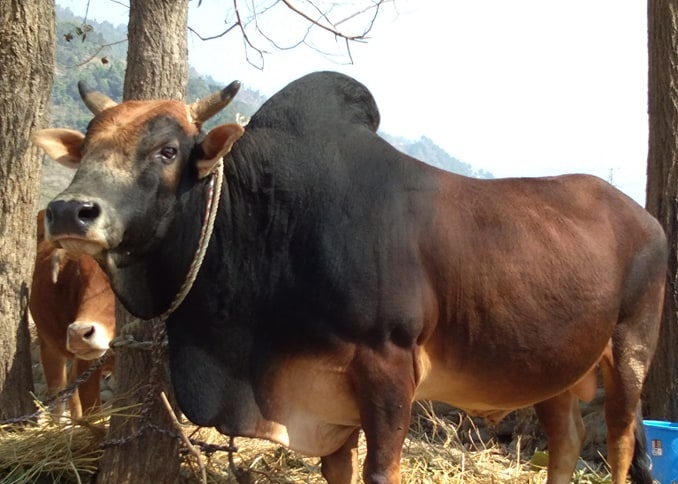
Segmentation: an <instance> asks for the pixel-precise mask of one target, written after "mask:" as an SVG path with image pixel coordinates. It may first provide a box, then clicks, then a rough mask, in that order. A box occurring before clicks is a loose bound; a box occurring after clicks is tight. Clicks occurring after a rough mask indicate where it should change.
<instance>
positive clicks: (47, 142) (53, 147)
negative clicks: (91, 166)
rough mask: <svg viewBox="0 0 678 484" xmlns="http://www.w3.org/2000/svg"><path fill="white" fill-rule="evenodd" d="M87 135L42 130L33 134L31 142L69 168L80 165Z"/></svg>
mask: <svg viewBox="0 0 678 484" xmlns="http://www.w3.org/2000/svg"><path fill="white" fill-rule="evenodd" d="M84 139H85V135H84V134H82V133H81V132H79V131H74V130H72V129H41V130H39V131H34V132H33V133H31V141H33V143H35V144H36V145H37V146H39V147H40V148H42V149H43V150H44V151H45V153H47V155H48V156H49V157H50V158H52V159H53V160H55V161H58V162H59V163H61V164H62V165H64V166H67V167H68V168H77V167H78V166H79V165H80V159H81V158H82V152H81V151H80V148H81V146H82V141H83V140H84Z"/></svg>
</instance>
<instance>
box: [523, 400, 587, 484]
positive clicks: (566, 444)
mask: <svg viewBox="0 0 678 484" xmlns="http://www.w3.org/2000/svg"><path fill="white" fill-rule="evenodd" d="M534 408H535V410H536V411H537V416H538V417H539V422H540V423H541V425H542V427H543V429H544V432H545V433H546V437H547V438H548V448H549V464H548V478H547V481H546V482H547V484H567V483H568V482H570V477H571V476H572V473H573V472H574V469H575V467H576V465H577V459H578V458H579V453H580V452H581V446H582V442H583V441H584V434H585V428H584V422H583V420H582V418H581V412H580V410H579V399H578V398H577V397H576V396H575V395H574V394H572V393H570V392H569V391H567V392H565V393H561V394H560V395H557V396H555V397H553V398H551V399H549V400H546V401H544V402H541V403H538V404H536V405H535V406H534Z"/></svg>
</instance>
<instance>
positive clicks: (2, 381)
mask: <svg viewBox="0 0 678 484" xmlns="http://www.w3.org/2000/svg"><path fill="white" fill-rule="evenodd" d="M54 15H55V14H54V2H53V0H34V1H30V2H26V1H23V0H0V16H1V17H2V22H1V23H0V419H7V418H15V417H19V416H21V415H24V414H27V413H30V412H32V411H33V410H34V406H33V400H32V397H31V395H30V392H31V391H32V390H33V380H32V374H31V360H30V336H29V332H28V288H29V287H30V281H31V277H32V275H33V261H34V260H35V246H36V242H35V239H36V237H35V230H36V227H35V220H36V217H35V215H36V212H37V208H36V207H37V201H38V197H39V193H40V172H41V166H42V163H41V161H40V160H41V157H40V155H39V153H38V150H37V148H35V147H34V146H32V144H31V143H30V141H29V134H30V133H31V131H33V130H35V129H41V128H44V127H45V126H46V124H47V110H48V103H49V99H50V92H51V90H52V81H53V78H54V48H55V47H54V46H55V35H56V27H55V20H54Z"/></svg>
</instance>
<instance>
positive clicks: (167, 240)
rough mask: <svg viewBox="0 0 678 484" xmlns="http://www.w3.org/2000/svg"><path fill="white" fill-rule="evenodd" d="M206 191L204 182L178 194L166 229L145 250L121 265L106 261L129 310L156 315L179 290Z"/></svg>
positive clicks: (198, 230)
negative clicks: (155, 241) (153, 243)
mask: <svg viewBox="0 0 678 484" xmlns="http://www.w3.org/2000/svg"><path fill="white" fill-rule="evenodd" d="M208 193H209V184H208V183H207V182H199V183H196V184H194V185H193V186H192V187H191V188H190V189H187V190H185V191H183V192H182V193H180V194H179V197H178V201H177V204H176V205H175V207H174V208H173V209H172V210H171V212H170V214H169V216H171V217H172V219H171V220H170V221H169V222H168V224H167V229H166V232H165V233H164V234H162V237H161V239H160V240H159V242H158V243H157V244H156V245H155V246H154V247H153V248H152V249H151V250H150V251H149V252H146V253H143V254H138V255H133V256H132V258H131V259H130V260H129V261H126V263H125V264H120V265H116V264H115V263H112V262H109V263H108V273H109V276H110V279H111V284H112V286H113V288H114V290H115V293H116V294H117V296H118V298H119V299H120V300H121V302H122V303H123V305H124V306H125V307H126V308H127V310H128V311H129V312H130V313H132V314H134V315H135V316H138V317H141V318H145V319H148V318H152V317H157V316H159V315H161V314H162V313H163V312H165V311H166V310H167V309H168V308H169V306H170V304H171V302H172V301H173V300H174V298H175V297H176V295H177V294H178V293H179V291H180V288H181V286H182V284H183V283H184V281H185V280H186V278H187V276H188V273H189V270H190V266H191V262H192V261H193V259H194V256H195V253H196V250H197V248H198V245H199V238H200V233H201V230H202V224H203V220H204V218H205V209H206V205H207V198H208ZM215 196H216V193H215ZM221 197H222V198H223V197H224V194H223V193H222V194H221ZM220 212H221V213H219V214H217V219H219V218H222V219H223V216H224V215H225V213H224V210H223V207H222V208H221V210H220ZM217 223H221V222H217ZM212 239H213V237H212ZM205 243H208V242H207V241H206V242H205ZM209 243H210V244H211V243H213V242H212V240H210V241H209Z"/></svg>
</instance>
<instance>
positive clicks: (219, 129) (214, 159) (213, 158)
mask: <svg viewBox="0 0 678 484" xmlns="http://www.w3.org/2000/svg"><path fill="white" fill-rule="evenodd" d="M244 132H245V130H244V129H243V127H242V126H240V125H239V124H235V123H233V124H220V125H219V126H216V127H214V128H212V129H211V130H210V131H209V133H207V134H206V135H205V139H203V140H202V143H200V147H201V148H202V156H201V157H200V158H199V159H198V160H197V161H196V163H195V164H196V168H197V170H198V178H205V177H206V176H207V175H209V174H210V173H211V172H212V170H213V169H214V167H215V166H217V163H218V162H219V161H220V160H221V159H222V158H223V157H224V156H226V154H227V153H228V152H229V151H231V147H232V146H233V143H235V142H236V141H238V138H240V137H241V136H242V135H243V133H244Z"/></svg>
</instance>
